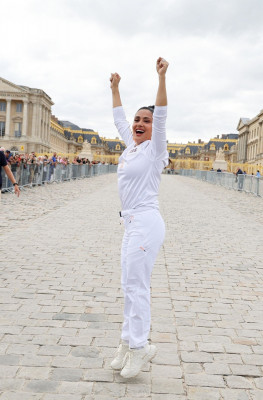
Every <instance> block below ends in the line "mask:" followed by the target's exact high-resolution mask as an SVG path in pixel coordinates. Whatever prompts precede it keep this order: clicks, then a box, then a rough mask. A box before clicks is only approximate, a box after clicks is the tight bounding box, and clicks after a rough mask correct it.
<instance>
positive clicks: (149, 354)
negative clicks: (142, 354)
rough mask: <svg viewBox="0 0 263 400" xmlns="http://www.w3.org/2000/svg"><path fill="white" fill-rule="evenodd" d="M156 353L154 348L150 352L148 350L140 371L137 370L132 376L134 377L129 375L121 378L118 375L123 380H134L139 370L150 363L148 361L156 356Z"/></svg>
mask: <svg viewBox="0 0 263 400" xmlns="http://www.w3.org/2000/svg"><path fill="white" fill-rule="evenodd" d="M156 353H157V348H156V347H155V346H154V348H153V349H152V351H151V350H150V351H149V353H148V354H147V357H146V358H145V360H144V362H143V364H142V366H141V368H140V370H139V371H138V372H137V373H136V374H134V375H129V376H122V374H121V373H120V375H121V376H122V378H125V379H130V378H135V377H136V376H137V375H138V374H139V373H140V372H141V370H142V369H143V368H144V367H145V365H146V364H147V363H148V362H150V361H151V360H152V359H153V358H154V357H155V356H156Z"/></svg>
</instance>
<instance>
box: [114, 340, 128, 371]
mask: <svg viewBox="0 0 263 400" xmlns="http://www.w3.org/2000/svg"><path fill="white" fill-rule="evenodd" d="M128 351H129V345H128V344H126V343H122V344H120V345H119V347H118V350H117V355H116V357H115V358H114V360H113V361H112V362H111V368H112V369H116V370H118V369H122V367H123V360H124V357H125V354H126V353H127V352H128Z"/></svg>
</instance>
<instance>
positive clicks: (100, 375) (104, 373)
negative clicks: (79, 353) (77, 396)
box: [83, 368, 113, 382]
mask: <svg viewBox="0 0 263 400" xmlns="http://www.w3.org/2000/svg"><path fill="white" fill-rule="evenodd" d="M83 379H84V380H85V381H90V382H113V371H112V370H105V369H102V368H100V369H98V368H96V369H95V368H93V369H90V370H88V371H87V372H85V373H84V377H83Z"/></svg>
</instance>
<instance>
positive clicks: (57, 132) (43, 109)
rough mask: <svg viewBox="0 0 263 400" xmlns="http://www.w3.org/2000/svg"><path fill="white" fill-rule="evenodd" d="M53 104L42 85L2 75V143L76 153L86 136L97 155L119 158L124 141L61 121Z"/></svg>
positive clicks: (25, 150) (14, 147)
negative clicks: (29, 84) (34, 86)
mask: <svg viewBox="0 0 263 400" xmlns="http://www.w3.org/2000/svg"><path fill="white" fill-rule="evenodd" d="M53 104H54V103H53V102H52V100H51V98H50V97H49V96H48V95H47V94H46V93H45V92H44V91H43V90H41V89H32V88H29V87H27V86H21V85H16V84H14V83H11V82H9V81H7V80H6V79H3V78H0V146H2V147H4V148H5V149H8V150H11V151H12V152H19V153H30V152H32V151H34V152H36V153H40V154H45V153H47V154H49V153H52V152H57V153H63V154H66V155H71V156H72V155H77V154H78V153H79V152H80V151H81V149H82V147H83V142H84V140H86V141H88V142H89V143H90V144H91V150H92V153H93V154H94V156H98V157H97V158H99V156H102V155H104V156H109V161H117V159H118V156H119V155H120V154H121V153H122V151H123V150H124V149H125V146H124V143H123V141H121V140H119V139H118V138H116V139H106V138H103V137H100V136H99V134H98V132H94V131H93V130H92V129H81V128H80V127H79V126H77V125H74V124H72V123H71V122H69V121H59V120H58V119H57V118H56V117H55V116H54V115H52V111H51V107H52V105H53ZM95 158H96V157H95ZM110 158H112V160H111V159H110Z"/></svg>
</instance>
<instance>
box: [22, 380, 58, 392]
mask: <svg viewBox="0 0 263 400" xmlns="http://www.w3.org/2000/svg"><path fill="white" fill-rule="evenodd" d="M58 386H59V382H53V381H49V380H40V379H39V380H34V379H32V380H30V381H29V382H27V383H26V384H25V386H24V387H23V390H24V391H25V392H35V393H54V392H55V391H56V390H57V388H58Z"/></svg>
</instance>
